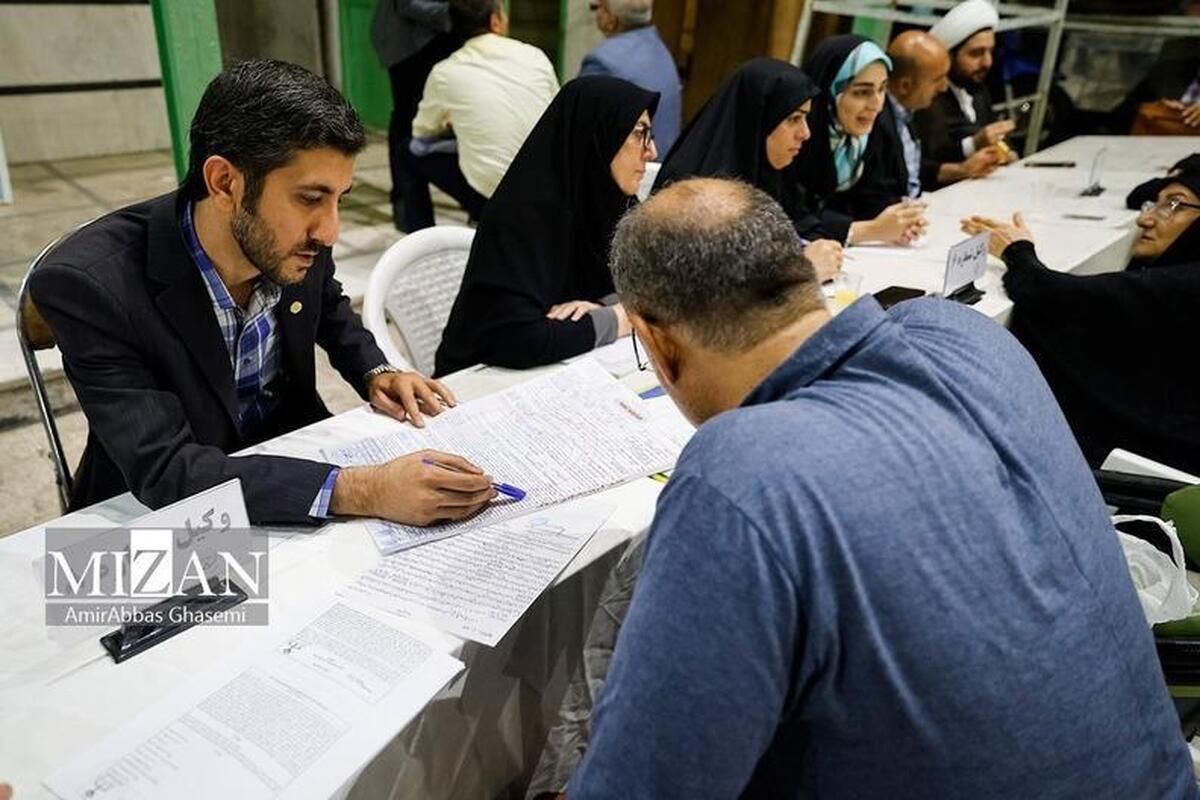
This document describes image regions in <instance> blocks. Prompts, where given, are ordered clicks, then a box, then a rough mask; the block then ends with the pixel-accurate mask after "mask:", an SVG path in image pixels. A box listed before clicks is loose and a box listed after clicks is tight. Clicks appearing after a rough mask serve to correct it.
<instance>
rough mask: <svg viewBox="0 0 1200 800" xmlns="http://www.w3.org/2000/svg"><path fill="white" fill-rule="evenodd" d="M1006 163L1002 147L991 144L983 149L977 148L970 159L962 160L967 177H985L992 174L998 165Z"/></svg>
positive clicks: (964, 173) (964, 174)
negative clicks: (1001, 150) (1001, 151)
mask: <svg viewBox="0 0 1200 800" xmlns="http://www.w3.org/2000/svg"><path fill="white" fill-rule="evenodd" d="M1003 163H1004V156H1003V155H1001V153H1000V148H998V147H996V146H995V145H989V146H988V147H985V148H983V149H982V150H976V151H975V152H974V153H973V154H972V155H971V156H970V157H969V158H968V159H966V160H965V161H963V162H962V171H963V176H964V177H967V178H984V177H987V176H988V175H991V174H992V171H993V170H995V169H996V167H998V166H1000V165H1001V164H1003Z"/></svg>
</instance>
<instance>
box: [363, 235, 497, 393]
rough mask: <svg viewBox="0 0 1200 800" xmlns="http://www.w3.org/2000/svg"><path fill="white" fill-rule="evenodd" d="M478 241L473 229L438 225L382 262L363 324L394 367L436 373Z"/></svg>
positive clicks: (367, 298)
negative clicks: (440, 348) (436, 362)
mask: <svg viewBox="0 0 1200 800" xmlns="http://www.w3.org/2000/svg"><path fill="white" fill-rule="evenodd" d="M474 238H475V231H474V230H472V229H471V228H464V227H461V226H458V225H438V226H436V227H433V228H425V229H424V230H419V231H417V232H415V233H410V234H408V235H407V236H405V237H404V238H403V239H401V240H400V241H398V242H396V243H395V244H394V245H392V246H391V247H389V248H388V249H387V250H386V251H385V252H384V254H383V255H382V256H380V258H379V262H378V263H376V264H375V268H374V269H372V270H371V278H370V280H369V281H368V282H367V290H366V292H365V293H364V294H363V323H364V324H365V325H366V326H367V330H369V331H370V332H371V333H372V334H373V335H374V336H375V342H376V343H377V344H378V345H379V349H380V350H382V351H383V354H384V355H385V356H387V358H388V361H390V362H391V363H393V364H395V365H396V366H398V367H402V368H407V369H416V370H418V371H420V372H423V373H424V374H426V375H429V374H430V373H432V372H433V360H434V355H435V354H436V353H437V348H438V345H439V344H440V343H441V341H442V331H443V330H444V329H445V327H446V321H447V320H448V319H449V318H450V308H451V306H453V305H454V298H455V297H456V296H457V295H458V287H459V285H460V284H461V283H462V276H463V271H464V270H465V269H466V267H467V256H469V255H470V253H471V242H472V240H473V239H474ZM393 325H394V326H395V330H396V331H397V332H398V333H399V335H400V344H399V346H397V343H396V340H395V339H394V338H393V336H392V326H393Z"/></svg>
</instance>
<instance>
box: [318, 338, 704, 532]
mask: <svg viewBox="0 0 1200 800" xmlns="http://www.w3.org/2000/svg"><path fill="white" fill-rule="evenodd" d="M660 428H661V426H660V425H657V424H656V423H655V422H654V421H653V420H651V419H650V418H649V415H648V411H647V408H646V406H645V401H643V400H642V398H640V397H638V396H637V395H636V394H634V393H633V392H632V391H630V390H629V389H627V388H625V387H624V386H622V385H621V384H620V383H618V382H617V381H616V379H614V378H613V377H612V376H611V375H609V374H608V373H607V372H605V371H604V368H603V367H601V366H600V365H599V364H597V363H596V362H595V361H594V360H592V359H590V358H586V359H583V360H581V361H577V362H576V363H574V364H571V365H569V366H566V367H563V368H562V369H560V370H557V371H555V372H552V373H550V374H549V375H545V376H542V377H540V378H535V379H533V380H530V381H526V382H525V383H522V384H518V385H517V386H513V387H511V388H509V389H505V390H504V391H502V392H497V393H496V394H492V395H488V396H487V397H482V398H480V399H478V400H474V401H472V402H470V403H465V404H463V405H462V406H459V407H458V408H455V409H451V410H450V411H448V412H443V413H442V414H440V415H439V416H437V417H433V418H431V419H429V420H428V422H427V424H426V426H425V428H424V429H421V428H413V427H411V426H408V425H403V426H401V425H399V424H398V425H397V430H396V432H395V433H393V434H389V435H387V436H382V437H377V438H373V439H364V440H362V441H359V442H355V443H353V444H350V445H346V446H343V447H338V448H335V449H334V450H332V451H331V452H330V453H329V454H328V457H329V460H330V461H332V462H334V463H336V464H340V465H342V466H353V465H359V464H378V463H382V462H384V461H388V460H390V459H392V458H396V457H397V456H401V455H404V454H405V453H411V452H413V451H415V450H421V449H425V448H429V449H433V450H441V451H443V452H447V453H454V454H457V455H461V456H463V457H464V458H466V459H468V460H470V461H471V462H473V463H475V464H477V465H478V466H480V467H481V468H482V469H484V470H485V471H486V472H488V474H490V475H491V476H492V478H493V480H496V481H499V482H502V483H507V484H511V485H513V486H516V487H518V488H520V489H523V490H525V492H526V496H525V499H524V500H521V501H514V500H508V499H503V500H495V501H493V502H492V503H491V505H490V506H489V507H488V508H486V509H484V510H483V511H482V512H481V513H479V514H477V515H476V516H475V517H473V518H471V519H469V520H465V521H462V522H456V523H448V524H445V525H437V526H433V527H429V528H417V527H413V526H407V525H393V524H390V523H386V522H381V521H372V522H370V523H368V527H369V529H370V530H371V533H372V535H373V536H374V537H375V541H376V544H378V546H379V549H380V550H381V551H382V552H383V553H384V554H390V553H395V552H398V551H400V550H403V549H405V548H408V547H413V546H416V545H419V544H425V543H427V542H433V541H437V540H439V539H445V538H446V537H448V536H453V535H454V534H457V533H461V532H462V531H465V530H468V529H470V528H476V527H480V526H483V525H491V524H494V523H496V522H502V521H504V520H508V519H513V518H515V517H519V516H522V515H524V514H528V513H530V512H532V511H537V510H539V509H542V508H546V507H548V506H552V505H557V504H558V503H562V502H564V501H566V500H571V499H574V498H576V497H581V496H583V495H587V494H591V493H593V492H598V491H602V490H604V489H610V488H612V487H614V486H619V485H621V484H623V483H627V482H629V481H631V480H635V479H637V478H639V477H644V476H646V475H650V474H653V473H655V472H661V471H663V470H666V469H669V468H670V467H672V466H673V465H674V464H675V459H676V458H678V457H679V451H680V449H681V446H680V444H679V443H678V442H677V441H675V440H673V439H672V438H671V437H670V436H669V435H667V434H665V433H663V432H662V430H661V429H660ZM430 469H436V467H430Z"/></svg>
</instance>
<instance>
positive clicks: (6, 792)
mask: <svg viewBox="0 0 1200 800" xmlns="http://www.w3.org/2000/svg"><path fill="white" fill-rule="evenodd" d="M12 796H13V791H12V787H11V786H9V785H8V784H7V783H0V800H12ZM564 797H565V795H564Z"/></svg>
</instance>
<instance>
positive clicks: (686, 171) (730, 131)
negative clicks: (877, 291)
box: [654, 58, 842, 280]
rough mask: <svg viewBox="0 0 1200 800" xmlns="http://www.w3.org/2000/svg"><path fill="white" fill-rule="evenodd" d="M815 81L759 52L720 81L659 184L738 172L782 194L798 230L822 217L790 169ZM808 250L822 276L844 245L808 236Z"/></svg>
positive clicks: (837, 265)
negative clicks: (807, 205) (809, 206)
mask: <svg viewBox="0 0 1200 800" xmlns="http://www.w3.org/2000/svg"><path fill="white" fill-rule="evenodd" d="M817 94H818V90H817V87H816V84H814V83H813V82H812V81H811V80H810V79H809V77H808V76H807V75H805V74H804V73H803V72H801V71H800V69H799V68H798V67H795V66H793V65H792V64H789V63H787V62H786V61H779V60H777V59H774V58H756V59H753V60H751V61H747V62H746V63H745V64H743V65H742V66H740V67H738V69H737V71H735V72H734V73H733V74H732V75H730V76H729V78H728V79H727V80H726V81H725V82H724V83H723V84H721V86H720V88H718V89H717V91H716V93H715V94H714V95H713V96H712V97H711V98H710V99H709V101H708V102H707V103H705V104H704V107H703V108H701V109H700V112H699V113H698V114H697V115H696V117H695V118H694V119H693V120H692V121H691V123H690V124H689V125H688V126H687V129H686V130H684V132H683V135H682V136H681V137H680V138H679V140H678V141H677V142H676V143H675V146H674V147H673V148H671V152H670V153H669V154H668V155H667V157H666V159H665V160H664V161H663V165H662V168H661V169H660V170H659V172H658V177H657V178H656V179H655V181H654V190H655V191H658V190H659V189H661V188H663V187H664V186H667V185H669V184H672V183H674V182H675V181H678V180H683V179H684V178H689V177H693V176H699V177H723V178H738V179H740V180H743V181H746V182H747V183H752V184H754V185H755V186H756V187H758V188H759V189H762V190H763V191H764V192H766V193H767V194H769V195H771V197H773V198H775V200H776V201H778V202H779V204H780V205H781V206H783V210H784V211H786V212H787V214H788V216H789V217H791V218H792V222H793V223H794V224H795V225H796V230H797V231H806V230H811V229H812V228H814V227H815V226H817V225H818V224H819V221H818V220H817V219H816V218H815V217H813V216H811V215H809V214H808V212H807V211H806V209H805V203H804V196H803V192H804V190H803V188H802V187H801V186H800V185H799V184H798V183H797V182H796V181H795V180H794V179H793V178H792V177H791V176H789V175H788V174H787V173H786V172H785V170H786V169H787V167H788V166H790V165H791V163H792V162H793V161H795V160H796V156H797V155H798V154H799V153H800V149H801V147H802V146H803V145H804V143H805V142H806V141H808V138H809V129H808V122H807V117H808V114H809V112H810V111H811V110H812V100H813V98H814V97H816V95H817ZM804 254H805V255H806V256H808V259H809V260H810V261H812V262H813V265H814V266H815V267H816V269H817V274H818V275H819V276H820V277H821V279H822V280H828V279H830V278H832V277H833V276H834V275H836V274H837V272H838V270H839V269H841V263H842V246H841V243H840V242H837V241H834V240H832V239H821V240H818V241H814V242H809V243H808V244H807V245H806V246H805V248H804Z"/></svg>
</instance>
